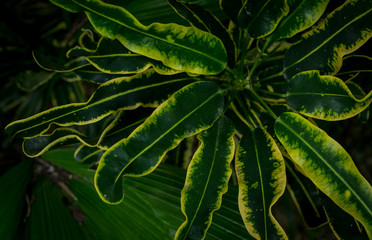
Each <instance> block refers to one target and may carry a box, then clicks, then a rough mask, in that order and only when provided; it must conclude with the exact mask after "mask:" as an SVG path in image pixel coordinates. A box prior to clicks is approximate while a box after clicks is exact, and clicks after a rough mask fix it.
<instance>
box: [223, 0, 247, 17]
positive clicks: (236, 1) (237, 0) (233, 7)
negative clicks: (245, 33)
mask: <svg viewBox="0 0 372 240" xmlns="http://www.w3.org/2000/svg"><path fill="white" fill-rule="evenodd" d="M219 2H220V8H221V9H222V10H223V11H224V12H225V14H226V15H227V16H228V17H229V18H230V19H231V20H232V21H233V22H234V23H238V17H237V16H238V14H239V10H240V9H241V8H242V6H243V4H242V0H219Z"/></svg>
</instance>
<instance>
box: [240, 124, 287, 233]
mask: <svg viewBox="0 0 372 240" xmlns="http://www.w3.org/2000/svg"><path fill="white" fill-rule="evenodd" d="M235 169H236V173H237V178H238V184H239V198H238V201H239V210H240V213H241V215H242V218H243V221H244V224H245V226H246V228H247V230H248V232H249V233H250V234H251V235H252V236H253V237H254V238H256V239H287V236H286V234H285V232H284V230H283V229H282V227H281V226H280V225H279V223H278V222H277V221H276V219H275V218H274V216H273V214H272V211H271V208H272V206H273V205H274V204H275V202H276V201H277V200H278V199H279V197H280V196H281V195H282V194H283V193H284V190H285V184H286V175H285V163H284V159H283V157H282V155H281V153H280V150H279V148H278V147H277V145H276V143H275V142H274V139H273V138H272V137H271V136H270V135H269V134H268V133H267V132H265V131H264V130H262V129H260V128H256V129H254V130H253V131H251V132H247V133H245V134H244V136H243V137H242V139H241V140H240V143H239V147H238V150H237V156H236V159H235Z"/></svg>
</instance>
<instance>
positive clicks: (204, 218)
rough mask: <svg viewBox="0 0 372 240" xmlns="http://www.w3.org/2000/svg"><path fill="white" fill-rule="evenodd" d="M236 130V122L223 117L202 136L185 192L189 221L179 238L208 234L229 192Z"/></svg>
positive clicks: (200, 136) (194, 237)
mask: <svg viewBox="0 0 372 240" xmlns="http://www.w3.org/2000/svg"><path fill="white" fill-rule="evenodd" d="M234 132H235V129H234V127H233V125H232V122H231V121H230V120H229V119H227V118H225V117H223V118H220V119H219V120H218V121H216V122H215V124H214V125H213V127H211V128H209V129H207V130H205V131H203V132H201V133H200V134H199V135H198V139H199V141H200V146H199V149H198V150H197V151H196V152H195V154H194V156H193V158H192V160H191V162H190V164H189V166H188V170H187V175H186V181H185V186H184V188H183V190H182V192H181V209H182V212H183V214H184V215H185V217H186V221H184V222H183V223H182V225H181V226H180V227H179V228H178V230H177V233H176V236H175V239H204V237H205V236H206V233H207V230H208V228H209V226H210V224H211V223H212V216H213V212H214V211H216V210H218V209H219V208H220V206H221V202H222V195H223V194H224V193H226V192H227V187H228V186H227V185H228V181H229V179H230V176H231V172H232V170H231V167H230V163H231V160H232V159H233V157H234V150H235V147H234V139H233V136H234Z"/></svg>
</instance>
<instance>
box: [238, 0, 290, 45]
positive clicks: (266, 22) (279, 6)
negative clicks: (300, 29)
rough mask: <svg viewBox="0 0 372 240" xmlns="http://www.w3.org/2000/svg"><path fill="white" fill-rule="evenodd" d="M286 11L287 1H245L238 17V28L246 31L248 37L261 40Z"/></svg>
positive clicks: (270, 31)
mask: <svg viewBox="0 0 372 240" xmlns="http://www.w3.org/2000/svg"><path fill="white" fill-rule="evenodd" d="M288 11H289V8H288V5H287V1H283V0H266V1H254V0H245V2H244V5H243V7H242V9H241V10H240V12H239V15H238V23H239V25H240V27H242V28H245V29H247V31H248V33H249V35H250V36H252V37H254V38H262V37H265V36H267V35H269V34H270V33H272V32H273V31H274V29H275V28H276V27H277V25H278V23H279V21H280V20H281V19H282V18H283V17H284V16H285V15H287V13H288Z"/></svg>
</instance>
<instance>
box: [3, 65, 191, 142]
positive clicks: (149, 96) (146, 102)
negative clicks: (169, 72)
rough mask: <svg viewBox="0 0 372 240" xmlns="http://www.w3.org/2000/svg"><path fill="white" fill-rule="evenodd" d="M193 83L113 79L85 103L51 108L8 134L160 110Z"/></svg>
mask: <svg viewBox="0 0 372 240" xmlns="http://www.w3.org/2000/svg"><path fill="white" fill-rule="evenodd" d="M193 81H194V80H192V79H191V78H190V77H188V76H187V75H184V74H181V75H173V76H159V75H157V74H154V73H153V72H146V73H144V74H141V75H136V76H134V77H123V78H118V79H114V80H111V81H109V82H107V83H105V84H102V85H101V86H100V87H99V88H98V89H97V90H96V92H95V93H94V94H93V95H92V97H91V98H90V99H89V100H88V101H87V102H85V103H76V104H75V103H74V104H68V105H64V106H60V107H56V108H52V109H50V110H47V111H44V112H41V113H39V114H36V115H34V116H32V117H29V118H26V119H22V120H18V121H15V122H13V123H11V124H9V125H8V126H7V127H6V130H5V131H6V132H7V133H8V134H10V135H12V136H14V135H17V136H18V137H34V136H38V135H40V134H41V133H43V132H45V131H46V130H47V129H48V128H49V126H50V125H51V124H57V125H60V126H71V125H85V124H89V123H93V122H97V121H99V120H100V119H103V118H104V117H106V116H108V115H109V114H111V113H113V112H115V111H117V110H121V109H133V108H136V107H138V106H141V105H142V106H157V105H158V104H159V103H161V102H162V101H164V100H165V99H167V98H168V97H169V95H170V94H171V93H172V92H174V91H177V90H178V89H180V88H182V87H183V86H185V85H187V84H189V83H191V82H193ZM164 88H166V89H167V91H164Z"/></svg>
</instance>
